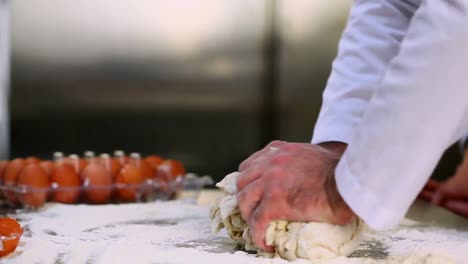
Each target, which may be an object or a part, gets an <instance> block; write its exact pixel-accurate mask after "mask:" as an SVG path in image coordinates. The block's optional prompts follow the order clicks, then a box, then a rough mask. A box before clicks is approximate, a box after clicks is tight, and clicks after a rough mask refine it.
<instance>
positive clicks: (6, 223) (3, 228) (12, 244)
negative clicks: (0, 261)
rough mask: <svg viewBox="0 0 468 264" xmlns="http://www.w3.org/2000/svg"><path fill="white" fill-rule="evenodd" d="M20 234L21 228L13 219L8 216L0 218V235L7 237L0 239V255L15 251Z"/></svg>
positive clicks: (21, 232)
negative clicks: (0, 245) (0, 244)
mask: <svg viewBox="0 0 468 264" xmlns="http://www.w3.org/2000/svg"><path fill="white" fill-rule="evenodd" d="M21 235H23V229H22V228H21V226H20V224H19V223H18V222H17V221H16V220H15V219H13V218H9V217H1V218H0V237H2V238H7V239H2V240H0V243H2V247H0V248H1V249H0V257H4V256H6V255H8V254H10V253H12V252H13V251H15V249H16V247H17V246H18V244H19V241H20V237H21Z"/></svg>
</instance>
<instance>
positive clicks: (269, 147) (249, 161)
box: [239, 140, 287, 172]
mask: <svg viewBox="0 0 468 264" xmlns="http://www.w3.org/2000/svg"><path fill="white" fill-rule="evenodd" d="M286 144H287V142H285V141H279V140H275V141H272V142H271V143H270V144H268V145H267V146H266V147H264V148H263V149H261V150H259V151H257V152H255V153H254V154H252V155H251V156H250V157H248V158H247V159H246V160H244V161H243V162H242V163H241V164H240V165H239V172H242V171H244V170H246V169H247V168H249V167H250V166H251V165H252V164H253V163H256V162H258V159H259V158H260V159H261V158H262V157H263V155H265V154H267V153H268V152H271V151H276V150H278V149H279V148H281V147H282V146H283V145H286Z"/></svg>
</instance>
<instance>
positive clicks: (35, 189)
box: [16, 164, 49, 209]
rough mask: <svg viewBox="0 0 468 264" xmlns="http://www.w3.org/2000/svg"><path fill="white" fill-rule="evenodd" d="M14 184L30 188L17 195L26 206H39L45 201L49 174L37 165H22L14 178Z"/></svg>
mask: <svg viewBox="0 0 468 264" xmlns="http://www.w3.org/2000/svg"><path fill="white" fill-rule="evenodd" d="M16 185H17V186H18V187H22V186H26V187H29V188H32V190H31V189H29V188H28V189H27V191H26V192H25V193H21V194H20V195H19V197H21V201H22V203H23V205H24V206H25V207H26V208H33V209H35V208H39V207H41V206H42V205H43V204H44V203H45V202H46V199H47V194H48V187H49V176H48V175H47V173H46V172H45V171H44V170H43V169H42V168H41V167H40V166H39V165H37V164H29V165H27V166H26V167H24V169H23V170H22V171H21V173H20V174H19V175H18V177H17V179H16ZM29 190H31V191H29Z"/></svg>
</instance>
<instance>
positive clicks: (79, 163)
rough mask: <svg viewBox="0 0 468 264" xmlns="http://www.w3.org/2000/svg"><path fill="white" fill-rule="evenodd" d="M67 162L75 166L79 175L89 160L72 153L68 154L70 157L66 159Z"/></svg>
mask: <svg viewBox="0 0 468 264" xmlns="http://www.w3.org/2000/svg"><path fill="white" fill-rule="evenodd" d="M65 163H68V164H70V165H71V166H73V168H74V169H75V172H76V173H77V174H78V175H80V174H81V172H82V171H83V170H84V169H85V168H86V166H87V165H88V163H89V162H88V161H87V160H85V159H80V157H79V156H78V155H76V154H71V155H70V156H68V158H66V159H65Z"/></svg>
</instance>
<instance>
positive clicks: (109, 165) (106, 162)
mask: <svg viewBox="0 0 468 264" xmlns="http://www.w3.org/2000/svg"><path fill="white" fill-rule="evenodd" d="M100 163H101V164H102V165H103V166H104V167H105V168H106V170H107V171H109V172H110V174H111V175H112V178H113V179H115V178H117V175H119V173H120V170H121V169H122V166H120V162H119V161H118V160H116V159H113V158H111V157H110V156H109V154H101V159H100Z"/></svg>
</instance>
